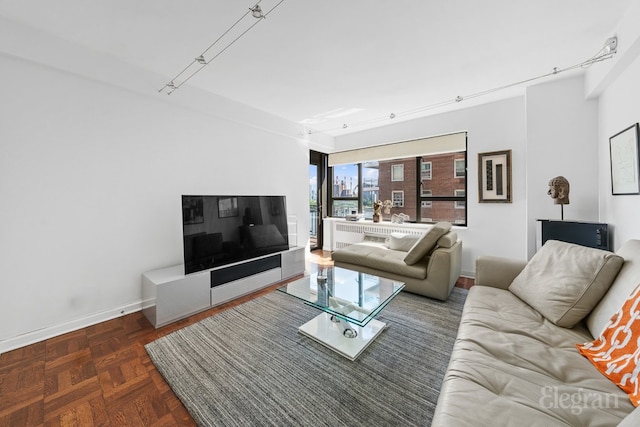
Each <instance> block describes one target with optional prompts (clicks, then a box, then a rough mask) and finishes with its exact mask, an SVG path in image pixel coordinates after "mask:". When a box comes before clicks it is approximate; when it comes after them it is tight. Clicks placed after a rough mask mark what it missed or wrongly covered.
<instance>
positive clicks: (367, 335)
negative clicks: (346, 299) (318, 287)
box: [298, 313, 387, 360]
mask: <svg viewBox="0 0 640 427" xmlns="http://www.w3.org/2000/svg"><path fill="white" fill-rule="evenodd" d="M386 327H387V324H386V323H383V322H380V321H379V320H376V319H372V320H371V321H369V323H367V325H366V326H357V325H354V324H351V325H350V328H351V329H353V330H354V331H356V332H357V336H356V337H354V338H347V337H346V336H344V335H343V332H344V327H343V326H341V324H340V323H336V322H334V321H332V320H331V315H330V314H328V313H321V314H320V315H319V316H316V317H314V318H313V319H311V320H309V321H308V322H307V323H305V324H304V325H302V326H300V327H299V328H298V331H299V332H300V333H302V334H304V335H306V336H307V337H309V338H311V339H313V340H315V341H317V342H319V343H320V344H322V345H324V346H326V347H328V348H330V349H331V350H333V351H335V352H337V353H339V354H341V355H342V356H344V357H346V358H347V359H350V360H356V358H357V357H358V356H359V355H360V354H361V353H362V352H363V351H364V350H365V349H366V348H367V347H368V346H369V344H371V343H372V342H373V340H375V339H376V338H377V337H378V335H380V334H381V333H382V331H384V329H385V328H386Z"/></svg>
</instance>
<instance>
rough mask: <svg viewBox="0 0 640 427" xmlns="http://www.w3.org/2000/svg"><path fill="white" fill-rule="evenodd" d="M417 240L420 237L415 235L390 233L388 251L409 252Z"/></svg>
mask: <svg viewBox="0 0 640 427" xmlns="http://www.w3.org/2000/svg"><path fill="white" fill-rule="evenodd" d="M418 239H420V236H419V235H417V234H401V233H391V234H390V235H389V242H388V245H389V249H392V250H394V251H403V252H409V251H410V250H411V248H412V247H413V245H415V244H416V242H417V241H418Z"/></svg>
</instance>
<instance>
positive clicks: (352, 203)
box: [332, 200, 358, 218]
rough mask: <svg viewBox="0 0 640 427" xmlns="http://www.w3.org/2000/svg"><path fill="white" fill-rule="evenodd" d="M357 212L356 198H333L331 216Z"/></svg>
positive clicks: (343, 215) (342, 215)
mask: <svg viewBox="0 0 640 427" xmlns="http://www.w3.org/2000/svg"><path fill="white" fill-rule="evenodd" d="M357 212H358V201H357V200H334V201H333V213H332V216H337V217H341V218H344V217H345V216H347V215H348V214H351V213H357Z"/></svg>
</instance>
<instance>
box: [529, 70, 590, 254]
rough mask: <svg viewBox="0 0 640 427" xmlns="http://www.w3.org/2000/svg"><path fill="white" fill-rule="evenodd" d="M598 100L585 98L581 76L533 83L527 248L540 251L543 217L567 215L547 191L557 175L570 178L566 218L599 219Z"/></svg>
mask: <svg viewBox="0 0 640 427" xmlns="http://www.w3.org/2000/svg"><path fill="white" fill-rule="evenodd" d="M597 156H598V103H597V100H587V99H584V79H583V77H581V76H578V77H571V78H564V79H559V80H553V81H550V82H547V83H544V84H539V85H536V86H532V87H530V88H528V89H527V175H526V181H527V184H526V185H527V217H528V219H527V248H528V254H529V257H531V256H533V254H534V253H535V249H536V247H535V243H536V242H535V224H536V221H537V220H538V219H555V220H558V219H560V218H561V207H560V205H555V204H554V203H553V200H552V199H551V197H550V196H549V195H548V194H547V191H548V189H549V187H548V183H549V180H550V179H551V178H554V177H556V176H559V175H562V176H564V177H565V178H567V180H569V183H570V192H569V204H568V205H565V206H564V219H565V220H576V221H596V222H597V221H598V219H599V218H598V197H597V194H598V173H597V167H598V160H597V159H598V157H597Z"/></svg>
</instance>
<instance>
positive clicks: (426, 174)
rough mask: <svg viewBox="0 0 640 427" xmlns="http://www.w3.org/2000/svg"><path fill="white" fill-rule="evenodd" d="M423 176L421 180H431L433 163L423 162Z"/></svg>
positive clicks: (421, 165) (421, 166)
mask: <svg viewBox="0 0 640 427" xmlns="http://www.w3.org/2000/svg"><path fill="white" fill-rule="evenodd" d="M420 168H421V176H420V179H431V162H425V161H422V162H421V164H420Z"/></svg>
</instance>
